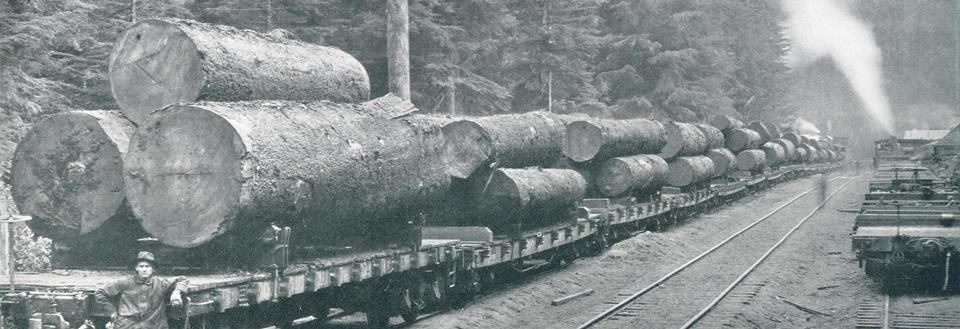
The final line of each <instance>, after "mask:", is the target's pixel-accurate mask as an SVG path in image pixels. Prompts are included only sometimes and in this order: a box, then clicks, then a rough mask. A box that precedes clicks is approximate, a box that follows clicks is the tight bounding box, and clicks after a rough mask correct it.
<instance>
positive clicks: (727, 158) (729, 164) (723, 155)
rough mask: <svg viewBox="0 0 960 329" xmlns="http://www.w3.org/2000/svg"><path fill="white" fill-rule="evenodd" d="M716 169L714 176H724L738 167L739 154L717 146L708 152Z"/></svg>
mask: <svg viewBox="0 0 960 329" xmlns="http://www.w3.org/2000/svg"><path fill="white" fill-rule="evenodd" d="M707 156H708V157H710V160H712V161H713V167H714V169H715V171H714V173H713V177H722V176H723V175H726V174H727V173H729V172H731V171H734V170H736V169H737V156H736V155H734V154H733V152H730V150H728V149H725V148H715V149H712V150H710V152H709V153H707Z"/></svg>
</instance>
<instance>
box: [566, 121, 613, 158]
mask: <svg viewBox="0 0 960 329" xmlns="http://www.w3.org/2000/svg"><path fill="white" fill-rule="evenodd" d="M603 142H604V138H603V129H602V128H601V127H599V126H598V125H596V124H593V123H591V122H589V121H575V122H573V123H570V124H569V125H567V131H566V135H565V137H564V140H563V154H564V155H565V156H566V157H567V158H570V160H573V161H576V162H584V161H589V160H591V159H593V158H594V157H595V156H596V155H597V153H598V152H600V148H601V147H602V146H603Z"/></svg>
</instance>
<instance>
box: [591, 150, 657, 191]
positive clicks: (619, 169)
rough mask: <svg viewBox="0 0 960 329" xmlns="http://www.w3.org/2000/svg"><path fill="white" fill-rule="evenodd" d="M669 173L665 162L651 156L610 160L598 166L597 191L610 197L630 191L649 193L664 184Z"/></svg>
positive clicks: (641, 155)
mask: <svg viewBox="0 0 960 329" xmlns="http://www.w3.org/2000/svg"><path fill="white" fill-rule="evenodd" d="M669 171H670V167H669V166H668V165H667V161H665V160H663V158H661V157H659V156H657V155H653V154H640V155H634V156H628V157H617V158H611V159H608V160H607V161H604V162H603V164H602V165H600V169H599V171H598V172H597V179H596V184H597V189H598V190H599V191H600V193H602V194H603V195H606V196H610V197H615V196H620V195H623V194H625V193H627V192H630V191H639V192H640V193H645V192H651V191H654V190H656V189H659V188H660V187H661V186H663V184H664V183H666V179H667V174H668V173H669Z"/></svg>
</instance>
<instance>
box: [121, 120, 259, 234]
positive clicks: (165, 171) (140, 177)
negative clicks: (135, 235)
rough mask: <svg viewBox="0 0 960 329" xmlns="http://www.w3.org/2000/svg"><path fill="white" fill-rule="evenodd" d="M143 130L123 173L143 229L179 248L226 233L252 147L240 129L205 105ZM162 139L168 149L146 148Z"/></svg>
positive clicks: (154, 122)
mask: <svg viewBox="0 0 960 329" xmlns="http://www.w3.org/2000/svg"><path fill="white" fill-rule="evenodd" d="M141 129H142V131H139V132H138V133H137V134H136V135H135V136H134V138H133V140H132V141H131V145H130V147H131V148H136V149H137V150H136V151H131V152H130V156H128V158H127V168H126V169H125V170H124V174H125V178H126V179H125V181H126V182H125V183H126V191H127V195H128V196H129V199H130V206H131V208H133V210H134V213H135V214H137V215H138V217H139V219H140V222H141V224H142V225H143V228H144V230H146V231H147V233H149V234H151V235H153V236H154V237H156V238H157V239H159V240H160V241H163V243H165V244H167V245H170V246H174V247H179V248H190V247H196V246H199V245H201V244H203V243H204V242H207V241H209V240H211V239H213V238H215V237H217V236H219V235H221V234H223V233H225V232H226V231H227V229H229V227H228V226H229V224H230V222H229V220H230V219H232V218H233V217H234V215H235V213H234V212H236V211H238V209H239V204H240V202H241V199H242V198H243V197H244V195H243V191H242V189H241V187H242V184H243V182H244V177H243V174H242V169H243V164H244V155H245V154H246V152H247V149H248V147H247V145H246V144H245V143H244V142H243V141H242V140H241V137H240V134H239V133H238V132H237V129H236V127H234V125H232V124H231V123H230V122H228V121H227V120H226V119H224V118H223V117H222V116H219V115H216V114H214V113H212V112H209V111H207V110H204V109H202V108H198V107H192V106H186V105H183V106H181V105H177V106H173V107H171V108H169V109H168V110H167V111H165V115H164V116H162V117H159V118H157V119H156V120H154V121H152V122H150V123H149V124H148V125H146V126H145V127H141ZM159 141H162V145H163V147H147V145H150V144H160V142H159ZM171 154H174V155H176V156H170V155H171ZM247 169H248V170H252V169H251V168H247ZM147 172H149V173H150V175H149V176H148V175H145V173H147ZM248 175H250V173H248ZM156 216H162V217H163V218H154V217H156Z"/></svg>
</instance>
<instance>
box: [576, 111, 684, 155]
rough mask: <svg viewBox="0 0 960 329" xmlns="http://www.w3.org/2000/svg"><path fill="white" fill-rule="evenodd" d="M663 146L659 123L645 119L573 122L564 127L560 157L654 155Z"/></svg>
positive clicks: (661, 130)
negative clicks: (561, 155)
mask: <svg viewBox="0 0 960 329" xmlns="http://www.w3.org/2000/svg"><path fill="white" fill-rule="evenodd" d="M666 143H667V133H666V131H665V128H664V126H663V124H661V123H660V122H657V121H654V120H648V119H629V120H607V119H590V120H577V121H574V122H571V123H569V124H567V127H566V133H565V134H564V137H563V144H562V149H563V155H564V156H566V157H567V158H569V159H571V160H573V161H576V162H586V161H590V160H593V159H599V160H606V159H609V158H612V157H618V156H629V155H634V154H641V153H644V154H655V153H658V152H660V150H661V149H662V148H663V146H664V145H665V144H666Z"/></svg>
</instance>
